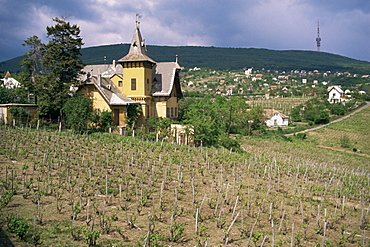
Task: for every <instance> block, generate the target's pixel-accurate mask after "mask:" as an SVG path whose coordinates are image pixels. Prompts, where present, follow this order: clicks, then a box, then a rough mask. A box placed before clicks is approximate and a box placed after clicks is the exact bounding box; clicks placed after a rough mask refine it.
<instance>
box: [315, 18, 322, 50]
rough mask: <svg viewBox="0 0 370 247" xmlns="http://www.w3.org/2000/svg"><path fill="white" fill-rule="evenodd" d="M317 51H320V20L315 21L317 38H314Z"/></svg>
mask: <svg viewBox="0 0 370 247" xmlns="http://www.w3.org/2000/svg"><path fill="white" fill-rule="evenodd" d="M316 45H317V51H320V46H321V38H320V21H319V20H318V21H317V38H316Z"/></svg>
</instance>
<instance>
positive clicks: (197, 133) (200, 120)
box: [184, 98, 226, 145]
mask: <svg viewBox="0 0 370 247" xmlns="http://www.w3.org/2000/svg"><path fill="white" fill-rule="evenodd" d="M222 111H223V109H220V108H219V107H218V104H216V103H212V102H211V99H210V98H204V99H202V100H200V101H198V102H195V103H194V104H191V105H190V106H189V107H188V108H187V109H186V111H185V114H184V123H185V124H188V125H190V126H192V127H193V128H194V140H195V141H196V142H198V144H200V143H202V144H203V145H215V144H216V143H217V140H218V137H219V136H220V135H221V134H222V133H225V132H226V125H225V119H224V118H223V117H224V116H225V114H223V113H222Z"/></svg>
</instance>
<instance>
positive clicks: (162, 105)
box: [79, 21, 183, 126]
mask: <svg viewBox="0 0 370 247" xmlns="http://www.w3.org/2000/svg"><path fill="white" fill-rule="evenodd" d="M117 62H118V63H117V64H116V62H115V61H113V64H109V65H107V64H104V65H88V66H86V67H85V68H84V71H85V73H86V78H84V79H83V81H84V84H83V86H82V87H81V88H80V89H79V91H80V92H81V93H83V94H85V95H88V96H89V97H91V99H92V100H93V106H94V109H97V110H101V111H103V110H108V111H112V112H113V118H114V124H115V125H117V126H125V120H126V119H125V116H126V112H127V108H128V107H130V105H133V104H140V105H141V107H142V115H141V116H140V117H139V120H138V122H139V124H145V123H146V119H147V118H149V117H167V118H171V119H177V117H178V100H179V99H180V98H182V97H183V96H182V92H181V87H180V79H179V71H180V70H181V67H180V65H179V64H178V63H177V61H176V62H159V63H157V62H155V61H154V60H152V59H151V58H150V57H148V55H147V51H146V45H145V43H144V40H143V38H142V36H141V33H140V27H139V22H138V21H136V28H135V32H134V35H133V38H132V41H131V45H130V50H129V52H128V54H127V55H126V56H124V57H122V58H121V59H119V60H118V61H117Z"/></svg>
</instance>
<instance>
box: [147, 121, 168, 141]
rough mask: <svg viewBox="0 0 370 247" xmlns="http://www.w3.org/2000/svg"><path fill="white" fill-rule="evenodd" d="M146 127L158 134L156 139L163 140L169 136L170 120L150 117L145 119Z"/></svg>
mask: <svg viewBox="0 0 370 247" xmlns="http://www.w3.org/2000/svg"><path fill="white" fill-rule="evenodd" d="M147 123H148V127H149V129H150V130H154V131H155V133H158V138H159V139H163V138H165V137H167V136H168V135H169V134H170V127H171V120H170V119H169V118H163V117H151V118H148V119H147Z"/></svg>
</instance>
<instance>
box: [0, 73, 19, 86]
mask: <svg viewBox="0 0 370 247" xmlns="http://www.w3.org/2000/svg"><path fill="white" fill-rule="evenodd" d="M0 80H1V81H2V82H1V86H3V87H5V88H7V89H15V88H17V87H20V85H21V84H20V83H19V81H17V80H16V79H14V78H12V77H11V75H10V73H9V71H8V72H6V74H5V76H4V78H2V79H0Z"/></svg>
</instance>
